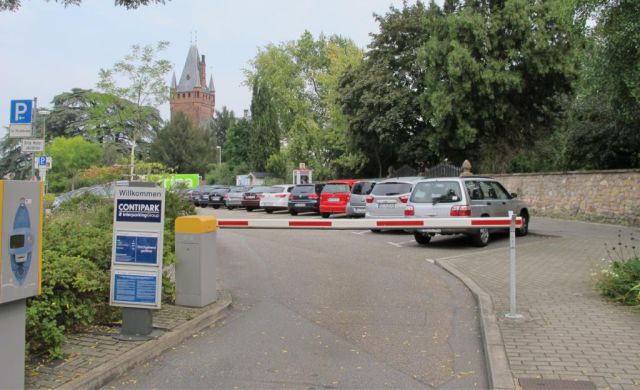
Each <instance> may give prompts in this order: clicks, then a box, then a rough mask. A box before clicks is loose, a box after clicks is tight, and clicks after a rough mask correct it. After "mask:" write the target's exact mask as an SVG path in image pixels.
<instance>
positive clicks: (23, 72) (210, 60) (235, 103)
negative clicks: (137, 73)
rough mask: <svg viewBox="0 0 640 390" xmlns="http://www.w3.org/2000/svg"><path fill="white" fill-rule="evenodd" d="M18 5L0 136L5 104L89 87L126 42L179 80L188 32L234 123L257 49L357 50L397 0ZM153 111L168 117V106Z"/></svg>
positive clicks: (5, 29) (1, 63) (10, 16)
mask: <svg viewBox="0 0 640 390" xmlns="http://www.w3.org/2000/svg"><path fill="white" fill-rule="evenodd" d="M22 2H23V6H22V8H21V9H20V10H18V11H17V12H7V11H4V12H0V128H1V130H0V135H4V132H5V130H4V126H8V125H9V106H10V100H13V99H32V98H33V97H37V98H38V107H39V108H41V107H51V100H52V99H53V97H54V96H55V95H58V94H60V93H62V92H66V91H69V90H71V89H72V88H86V89H95V88H96V83H97V81H98V72H99V70H100V68H111V67H112V66H113V64H115V63H116V62H117V61H119V60H121V59H122V58H123V57H124V56H126V55H127V54H128V53H130V51H131V46H132V45H134V44H140V45H148V44H155V43H156V42H158V41H169V42H170V46H169V48H168V49H167V50H166V51H164V52H162V54H161V56H162V57H163V58H165V59H167V60H169V61H170V62H171V63H172V64H173V66H174V70H175V73H176V78H177V79H180V73H181V72H182V67H183V65H184V61H185V59H186V56H187V52H188V50H189V46H190V43H191V41H192V40H193V41H194V42H195V40H196V35H197V42H196V43H197V46H198V49H199V52H200V54H204V55H205V56H206V62H207V80H208V78H209V76H208V75H210V74H213V78H214V83H215V87H216V109H218V110H219V109H221V108H222V106H226V107H227V108H229V109H232V110H233V111H234V112H235V113H236V116H241V115H242V113H243V110H244V109H248V108H249V106H250V103H251V93H250V90H249V89H248V88H247V87H245V86H243V85H242V82H243V79H244V75H243V68H247V67H248V66H249V65H248V62H249V61H250V60H251V59H252V58H254V56H255V54H256V52H257V50H258V49H259V48H261V47H264V46H265V45H267V44H269V43H276V44H277V43H281V42H287V41H291V40H295V39H297V38H299V37H300V35H301V34H302V33H303V32H304V31H305V30H309V31H310V32H311V33H312V34H313V35H314V36H316V37H317V36H318V35H319V34H320V33H324V34H325V35H332V34H338V35H342V36H344V37H348V38H351V39H352V40H353V41H354V42H355V43H356V44H357V45H358V46H359V47H361V48H363V49H365V48H366V46H367V45H368V44H369V42H370V36H369V34H371V33H376V32H378V24H377V23H376V21H375V19H374V17H373V14H374V13H375V14H381V15H384V14H385V13H386V12H387V11H388V10H389V7H390V6H394V7H397V8H401V7H402V0H172V1H168V2H167V3H166V4H164V5H162V4H153V5H149V6H146V7H140V8H138V9H137V10H126V9H125V8H122V7H115V6H114V5H113V0H83V2H82V4H81V5H80V6H68V7H64V6H62V5H61V4H58V3H56V2H54V1H50V2H46V1H45V0H23V1H22ZM410 3H412V2H410ZM166 80H167V84H169V83H170V80H171V74H169V75H168V76H167V78H166ZM159 109H160V113H161V115H162V117H163V118H164V119H167V120H168V119H169V105H168V103H167V104H164V105H163V106H161V107H159Z"/></svg>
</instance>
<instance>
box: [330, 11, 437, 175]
mask: <svg viewBox="0 0 640 390" xmlns="http://www.w3.org/2000/svg"><path fill="white" fill-rule="evenodd" d="M441 17H442V12H441V11H440V10H439V9H438V7H437V6H436V5H435V4H434V3H432V4H431V6H430V7H429V8H428V9H427V8H425V6H424V5H423V4H422V3H421V2H417V3H416V4H415V5H411V6H408V5H406V4H405V5H404V7H403V8H402V9H396V8H393V7H391V8H390V10H389V12H388V13H387V14H386V15H384V16H379V15H377V16H376V20H377V21H378V23H379V25H380V32H379V33H378V34H375V35H373V39H372V42H371V44H369V51H368V52H367V53H366V56H365V59H364V61H363V62H362V64H360V65H359V66H353V67H351V68H350V69H349V70H348V71H347V72H346V74H345V75H344V77H343V78H342V79H341V80H340V83H339V85H338V88H337V90H338V91H339V97H338V98H337V100H338V102H339V104H340V106H341V108H342V110H343V112H344V114H345V115H346V117H347V118H348V127H349V137H350V139H351V142H353V143H354V144H355V145H356V147H357V148H358V149H360V150H361V151H362V152H364V154H365V155H366V156H369V157H370V158H371V159H372V160H373V161H368V165H367V168H366V169H365V172H366V174H368V175H377V176H378V177H382V176H383V175H384V173H386V167H388V166H390V165H396V166H398V165H401V164H409V165H416V164H419V163H421V162H424V161H425V160H426V161H431V162H435V161H434V157H435V156H434V153H433V152H431V151H430V150H429V149H427V145H426V134H427V132H428V131H430V128H431V127H430V125H429V124H428V123H426V122H425V120H424V118H423V116H422V115H421V108H420V98H421V95H422V93H423V91H424V90H425V71H426V69H425V68H424V67H422V66H420V65H418V61H417V56H418V52H419V49H420V47H421V46H422V45H423V44H424V43H426V41H427V40H428V39H429V37H430V34H431V29H432V26H433V24H434V23H435V21H436V20H437V19H438V18H441Z"/></svg>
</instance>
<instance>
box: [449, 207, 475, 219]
mask: <svg viewBox="0 0 640 390" xmlns="http://www.w3.org/2000/svg"><path fill="white" fill-rule="evenodd" d="M449 215H451V216H452V217H470V216H471V207H470V206H467V205H464V206H453V207H451V213H450V214H449Z"/></svg>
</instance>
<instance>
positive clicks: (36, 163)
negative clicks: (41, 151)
mask: <svg viewBox="0 0 640 390" xmlns="http://www.w3.org/2000/svg"><path fill="white" fill-rule="evenodd" d="M52 163H53V159H52V158H51V157H50V156H39V157H36V158H35V159H33V167H34V168H38V169H40V168H43V169H51V166H52Z"/></svg>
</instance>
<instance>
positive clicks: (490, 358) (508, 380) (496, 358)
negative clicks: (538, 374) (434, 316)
mask: <svg viewBox="0 0 640 390" xmlns="http://www.w3.org/2000/svg"><path fill="white" fill-rule="evenodd" d="M435 264H436V265H438V266H439V267H440V268H442V269H444V270H445V271H447V272H449V273H450V274H451V275H453V276H455V277H456V278H458V279H460V281H461V282H462V283H464V284H465V285H466V286H467V288H469V290H471V293H472V294H473V295H474V297H475V298H476V302H477V303H478V308H479V310H480V331H481V334H482V341H483V343H484V355H485V361H486V364H487V380H488V381H489V388H491V389H496V390H514V389H516V388H517V387H516V382H515V379H514V377H513V375H512V373H511V368H510V367H509V360H508V359H507V351H506V349H505V346H504V341H503V339H502V333H501V332H500V328H499V327H498V320H497V318H496V313H495V310H494V307H493V301H492V300H491V296H490V295H489V294H487V293H486V292H485V291H484V290H483V289H482V288H480V286H479V285H478V284H477V283H476V282H474V281H473V280H471V278H469V277H468V276H467V275H465V274H464V273H462V272H461V271H460V270H458V269H457V268H456V267H455V266H454V265H453V264H451V263H449V262H448V261H446V260H436V261H435Z"/></svg>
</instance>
